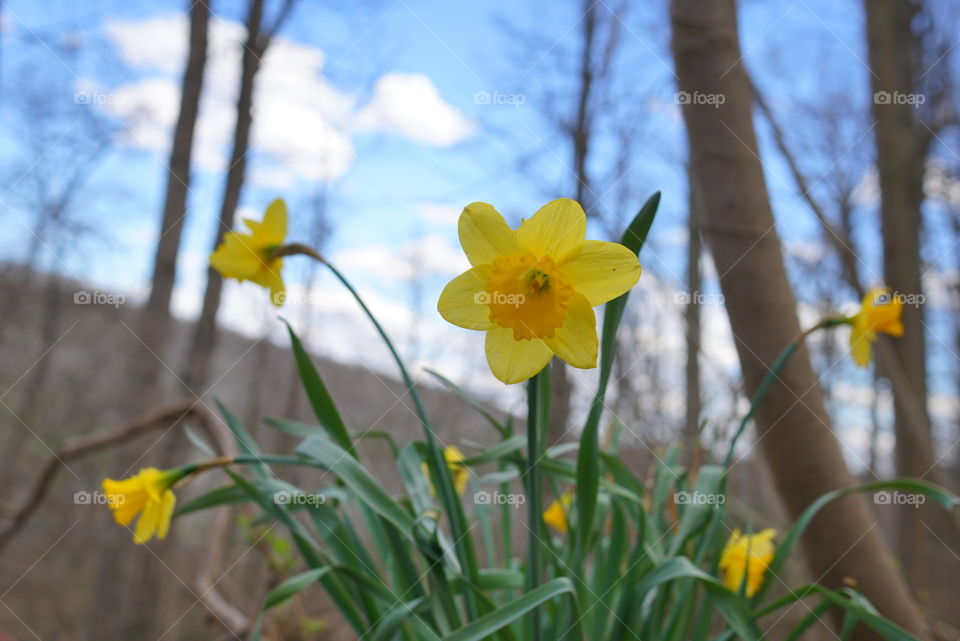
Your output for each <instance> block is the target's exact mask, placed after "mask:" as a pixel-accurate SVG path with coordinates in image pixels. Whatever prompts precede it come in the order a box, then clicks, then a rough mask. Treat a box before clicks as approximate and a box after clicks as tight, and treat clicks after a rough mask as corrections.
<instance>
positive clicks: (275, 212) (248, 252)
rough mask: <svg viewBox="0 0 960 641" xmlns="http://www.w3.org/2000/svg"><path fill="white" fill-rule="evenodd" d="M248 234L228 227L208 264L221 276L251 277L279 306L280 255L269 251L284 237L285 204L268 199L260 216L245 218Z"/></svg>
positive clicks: (281, 283) (243, 279) (240, 279)
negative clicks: (257, 219)
mask: <svg viewBox="0 0 960 641" xmlns="http://www.w3.org/2000/svg"><path fill="white" fill-rule="evenodd" d="M243 222H244V224H245V225H246V226H247V228H248V229H249V230H250V233H249V234H243V233H240V232H237V231H229V232H227V233H226V235H225V236H224V238H223V243H222V244H221V245H220V246H219V247H217V250H216V251H215V252H213V253H212V254H211V255H210V265H211V266H213V268H214V269H216V270H217V271H218V272H220V275H221V276H223V277H224V278H235V279H237V280H239V281H241V282H242V281H245V280H249V281H253V282H254V283H256V284H257V285H260V286H262V287H266V288H267V289H269V290H270V300H271V301H273V304H274V305H277V306H280V305H282V304H283V299H284V285H283V276H282V275H281V272H282V271H283V259H282V258H271V253H272V252H273V251H275V250H276V249H278V248H279V247H280V246H282V245H283V241H284V240H285V239H286V237H287V205H286V203H284V202H283V200H282V199H280V198H278V199H276V200H274V201H273V202H272V203H270V206H269V207H267V211H266V212H265V213H264V215H263V220H262V221H260V222H257V221H255V220H244V221H243Z"/></svg>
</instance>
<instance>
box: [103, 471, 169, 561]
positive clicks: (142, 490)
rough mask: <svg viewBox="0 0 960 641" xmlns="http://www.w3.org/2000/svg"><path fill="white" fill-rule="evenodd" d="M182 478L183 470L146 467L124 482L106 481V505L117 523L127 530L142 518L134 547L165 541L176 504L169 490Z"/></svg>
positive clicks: (134, 535)
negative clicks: (136, 544) (126, 527)
mask: <svg viewBox="0 0 960 641" xmlns="http://www.w3.org/2000/svg"><path fill="white" fill-rule="evenodd" d="M183 476H184V472H183V470H182V469H174V470H158V469H157V468H155V467H145V468H143V469H142V470H140V472H139V474H137V475H136V476H131V477H130V478H128V479H123V480H122V481H115V480H113V479H104V480H103V491H104V493H105V494H106V495H107V505H108V506H109V507H110V510H111V511H112V512H113V518H114V520H116V522H117V523H119V524H120V525H123V526H128V525H130V523H132V522H133V520H134V519H135V518H137V516H138V515H139V516H140V518H139V519H138V520H137V527H136V529H135V530H134V533H133V542H134V543H146V542H147V541H149V540H150V539H151V538H153V537H154V536H156V537H157V538H158V539H163V538H166V536H167V532H168V531H169V530H170V519H171V518H172V517H173V507H174V505H176V502H177V497H176V496H175V495H174V493H173V490H171V489H170V488H171V487H172V486H173V484H174V483H176V482H177V481H178V480H180V479H181V478H183Z"/></svg>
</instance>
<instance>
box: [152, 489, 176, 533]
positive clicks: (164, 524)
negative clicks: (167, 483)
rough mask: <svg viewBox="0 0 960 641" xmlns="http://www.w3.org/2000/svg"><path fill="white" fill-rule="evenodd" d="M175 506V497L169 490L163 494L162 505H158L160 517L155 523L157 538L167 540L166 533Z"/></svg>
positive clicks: (168, 529)
mask: <svg viewBox="0 0 960 641" xmlns="http://www.w3.org/2000/svg"><path fill="white" fill-rule="evenodd" d="M176 505H177V496H176V494H174V493H173V492H171V491H170V490H167V491H166V492H164V493H163V499H162V503H161V504H160V515H159V517H158V521H157V538H158V539H165V538H167V532H169V531H170V521H171V520H172V519H173V508H174V507H175V506H176Z"/></svg>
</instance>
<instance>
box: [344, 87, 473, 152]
mask: <svg viewBox="0 0 960 641" xmlns="http://www.w3.org/2000/svg"><path fill="white" fill-rule="evenodd" d="M357 127H358V128H360V129H371V130H381V131H393V132H396V133H398V134H400V135H402V136H405V137H407V138H410V139H411V140H415V141H417V142H421V143H425V144H428V145H437V146H441V147H446V146H448V145H453V144H455V143H458V142H460V141H461V140H463V139H465V138H467V137H468V136H470V134H472V133H473V130H474V125H473V123H471V122H470V121H469V120H467V118H465V117H464V116H463V114H462V113H460V111H459V110H458V109H457V108H456V107H453V106H452V105H450V104H448V103H446V102H444V100H443V98H442V97H441V96H440V91H439V90H438V89H437V87H436V86H435V85H434V84H433V82H432V81H431V80H430V78H428V77H427V76H425V75H423V74H417V73H414V74H408V73H388V74H385V75H383V76H382V77H381V78H380V79H379V80H377V84H376V87H375V88H374V92H373V98H372V99H371V100H370V102H369V103H368V104H367V105H366V106H365V107H364V108H363V109H362V110H361V111H360V113H359V114H358V115H357Z"/></svg>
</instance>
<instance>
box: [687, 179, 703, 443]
mask: <svg viewBox="0 0 960 641" xmlns="http://www.w3.org/2000/svg"><path fill="white" fill-rule="evenodd" d="M695 184H696V183H695V181H694V179H693V175H692V172H691V174H690V180H689V189H690V197H689V198H690V202H689V209H690V211H689V212H688V214H687V295H688V297H689V298H688V300H687V305H686V308H685V309H684V320H686V330H687V365H686V370H685V379H686V387H687V393H686V400H687V403H686V405H687V414H686V422H685V424H684V426H683V441H684V451H685V452H686V456H687V457H689V460H690V461H694V460H696V452H697V451H698V450H699V446H700V287H701V284H700V283H701V274H700V256H701V254H702V251H703V250H702V247H701V245H702V243H701V239H700V222H699V209H700V203H699V198H698V194H697V191H696V189H695V188H694V186H695Z"/></svg>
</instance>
